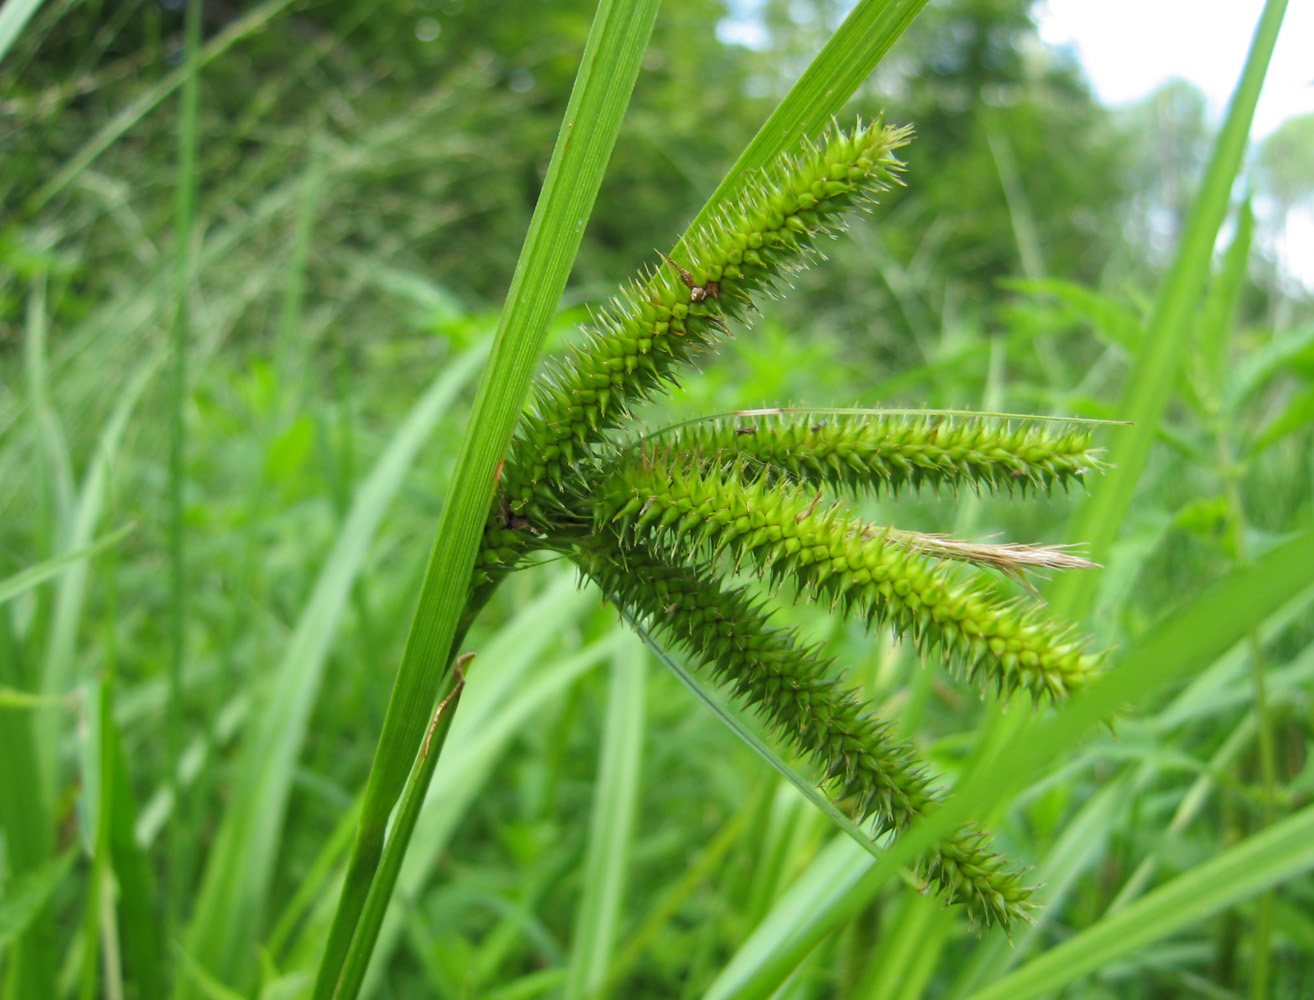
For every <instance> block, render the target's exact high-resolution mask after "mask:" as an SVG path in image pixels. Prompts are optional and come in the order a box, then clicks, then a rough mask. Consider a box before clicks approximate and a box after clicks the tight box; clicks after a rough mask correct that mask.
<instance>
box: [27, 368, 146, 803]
mask: <svg viewBox="0 0 1314 1000" xmlns="http://www.w3.org/2000/svg"><path fill="white" fill-rule="evenodd" d="M161 360H162V359H161V357H160V356H159V355H156V356H153V357H149V358H147V360H146V361H145V362H143V363H142V365H141V366H140V367H139V368H138V369H137V371H136V372H135V373H134V375H133V377H132V378H131V379H129V380H128V383H127V385H125V386H124V388H123V390H122V392H121V393H120V395H119V399H118V402H117V403H116V404H115V407H114V409H113V411H111V413H110V415H109V418H108V419H107V420H106V421H105V428H104V430H103V431H101V434H100V438H99V440H98V441H97V442H96V451H95V454H94V455H93V456H92V459H91V464H90V466H89V467H88V469H87V472H86V475H85V476H84V477H83V481H82V487H81V489H80V490H79V493H78V497H77V501H76V504H75V505H74V508H73V510H72V511H71V513H70V524H69V527H68V529H67V531H66V532H64V534H65V536H66V539H67V541H66V547H67V549H68V550H69V551H73V552H76V551H78V550H80V549H85V548H87V547H88V545H89V544H90V542H91V539H92V537H93V535H94V533H95V531H96V525H97V523H98V522H99V521H100V516H101V512H102V511H103V509H104V505H105V500H106V494H107V492H108V484H109V474H110V468H111V466H112V465H113V464H114V461H115V459H116V457H117V455H118V451H119V445H120V443H121V442H122V440H123V434H124V432H125V431H126V430H127V427H128V420H129V418H130V417H131V416H132V413H133V411H134V410H135V409H136V407H137V403H138V401H139V400H140V399H141V395H142V393H143V392H144V391H145V390H146V386H147V385H148V384H149V383H150V380H151V379H152V378H153V377H154V376H155V371H156V369H157V368H158V367H159V365H160V363H161ZM89 572H90V564H89V563H88V562H85V561H82V562H78V563H75V564H74V565H72V566H71V567H69V569H68V571H67V572H65V573H64V575H63V576H62V577H60V580H59V583H58V585H57V586H56V590H55V607H54V615H53V617H52V620H51V623H50V634H49V637H48V639H47V642H46V651H45V657H44V663H43V665H42V676H41V683H40V686H39V688H38V690H39V691H40V693H41V694H44V695H54V696H60V695H64V694H67V693H68V691H69V690H70V689H71V688H72V686H73V682H74V679H75V678H74V650H75V648H76V646H77V636H78V629H79V627H80V625H81V620H82V606H83V602H84V601H85V599H86V594H87V580H88V576H89ZM61 732H62V726H60V725H57V724H54V723H53V722H52V723H50V724H43V725H42V726H41V727H40V730H39V732H38V748H37V750H38V754H39V759H40V768H41V770H40V773H41V774H42V775H43V780H44V781H45V782H46V783H47V786H48V787H49V788H50V789H51V791H52V792H53V791H54V790H55V788H56V784H55V771H56V769H55V760H56V757H57V744H58V742H59V737H60V734H61Z"/></svg>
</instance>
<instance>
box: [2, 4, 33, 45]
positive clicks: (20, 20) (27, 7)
mask: <svg viewBox="0 0 1314 1000" xmlns="http://www.w3.org/2000/svg"><path fill="white" fill-rule="evenodd" d="M41 3H42V0H6V2H5V3H4V4H3V5H0V59H4V57H5V53H6V52H8V51H9V48H10V46H12V45H13V44H14V39H16V38H17V37H18V36H19V35H20V34H21V33H22V31H23V28H24V26H25V25H26V24H27V22H28V21H30V20H31V19H32V15H33V14H35V13H36V12H37V11H38V10H39V9H40V8H41Z"/></svg>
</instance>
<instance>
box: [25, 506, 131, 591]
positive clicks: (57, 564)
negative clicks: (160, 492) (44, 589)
mask: <svg viewBox="0 0 1314 1000" xmlns="http://www.w3.org/2000/svg"><path fill="white" fill-rule="evenodd" d="M133 527H134V525H131V524H125V525H124V526H123V527H121V528H119V529H118V530H116V531H111V532H110V533H109V534H108V535H102V536H101V537H100V538H97V539H96V540H95V541H94V542H92V543H91V544H90V545H86V546H83V547H82V548H80V549H75V550H74V551H72V552H65V553H64V554H63V555H58V556H55V558H53V559H47V560H45V561H44V562H39V563H37V564H36V565H35V566H29V567H28V568H27V569H25V570H20V571H19V572H17V573H15V574H14V575H13V576H11V577H9V578H8V579H6V580H0V604H4V603H5V601H9V600H12V599H13V598H15V597H17V596H18V595H19V594H23V593H26V592H27V591H29V590H31V589H32V588H33V587H35V586H38V585H39V584H42V583H45V582H46V581H47V580H49V579H50V578H51V577H55V576H58V575H59V574H60V573H62V572H63V571H64V570H66V569H68V568H69V567H70V566H73V565H74V564H76V563H80V562H83V561H84V560H87V559H91V558H93V557H95V556H98V555H100V553H102V552H104V551H105V550H106V549H108V548H110V547H111V546H114V545H117V544H118V543H119V542H121V541H123V539H124V538H125V537H127V535H128V534H129V533H130V532H131V531H132V529H133Z"/></svg>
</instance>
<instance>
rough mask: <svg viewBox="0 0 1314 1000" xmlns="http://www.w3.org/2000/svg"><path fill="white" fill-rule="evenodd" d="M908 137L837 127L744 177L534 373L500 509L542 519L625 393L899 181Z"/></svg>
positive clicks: (701, 342) (901, 132)
mask: <svg viewBox="0 0 1314 1000" xmlns="http://www.w3.org/2000/svg"><path fill="white" fill-rule="evenodd" d="M910 136H911V131H910V130H909V129H907V128H890V127H886V126H885V125H884V123H883V122H882V121H879V120H878V121H876V122H873V123H871V124H869V125H863V124H862V123H861V122H859V123H858V125H857V127H856V128H854V129H853V130H852V131H845V130H843V129H840V128H839V127H838V126H836V127H834V128H832V129H831V130H830V132H829V133H828V134H827V135H826V136H825V137H823V138H822V140H821V141H820V142H818V143H816V144H811V143H809V144H808V145H807V146H806V147H805V148H804V149H803V150H802V151H800V152H798V153H794V154H788V155H785V156H782V157H781V158H780V159H779V160H778V161H777V162H776V164H775V165H774V166H773V167H771V168H770V169H768V170H766V171H764V172H763V173H761V174H760V175H757V176H756V177H755V178H754V179H752V180H751V181H750V182H749V183H748V184H747V185H746V187H745V188H744V190H743V191H741V192H740V193H739V195H738V196H737V197H736V198H734V199H733V200H731V201H730V202H729V203H728V204H727V205H726V206H725V207H724V208H723V209H721V210H720V211H719V212H718V213H717V214H716V216H715V217H714V218H713V219H712V220H711V221H710V222H709V223H708V224H707V225H706V226H704V227H702V228H700V229H699V230H698V231H697V232H694V233H693V234H691V235H690V236H689V238H688V240H687V241H686V243H685V244H684V258H683V259H684V260H685V264H684V265H681V264H678V263H676V262H675V261H674V260H673V259H672V258H670V257H667V256H666V255H664V254H663V255H661V256H662V262H661V263H660V264H659V265H658V266H657V267H655V268H654V269H651V270H649V271H647V272H646V273H645V274H644V275H642V276H641V277H640V278H639V279H638V280H634V281H631V282H630V284H629V285H628V286H627V287H626V288H625V289H624V290H623V291H622V292H621V293H620V294H619V295H618V296H617V297H616V298H615V299H613V300H612V302H611V303H610V304H609V305H608V306H607V307H606V308H604V309H603V310H602V311H601V313H600V314H599V315H598V316H597V318H596V319H595V321H594V323H593V324H592V326H591V328H589V329H588V330H587V331H586V338H585V342H584V344H583V345H581V346H579V347H577V348H576V349H575V350H574V351H573V353H572V354H571V355H569V356H568V357H567V358H565V359H561V360H558V361H555V362H551V363H550V364H549V367H548V371H547V372H546V373H545V375H543V376H542V377H540V379H539V380H538V382H537V384H536V386H535V392H534V400H533V404H532V407H531V409H530V412H529V413H528V414H526V416H525V418H524V419H523V420H522V421H521V424H520V427H519V429H518V431H517V434H516V436H515V439H514V441H513V443H512V446H511V451H510V454H509V457H508V460H507V463H506V475H505V477H504V479H503V482H502V490H503V493H504V495H505V497H506V498H507V500H506V502H507V504H508V506H509V508H510V512H511V513H512V514H514V515H517V516H523V517H527V518H530V519H532V520H534V521H535V522H536V523H539V524H540V525H542V526H550V525H551V523H552V522H553V521H554V520H555V519H556V517H557V515H558V514H559V512H560V509H561V506H562V494H563V492H566V491H567V490H563V484H564V481H565V480H568V479H569V478H570V477H571V473H572V469H573V467H574V466H575V465H576V464H577V463H578V462H579V460H580V459H581V458H583V457H584V456H585V455H586V454H587V452H588V451H589V450H590V449H591V447H592V446H593V445H595V444H597V443H598V442H599V441H601V440H602V438H603V436H604V435H605V433H606V432H607V431H608V430H610V429H613V428H615V427H617V426H619V424H620V423H621V422H622V421H623V420H624V418H625V417H626V416H627V415H628V413H629V409H630V407H631V406H633V405H634V404H635V403H637V402H639V401H642V400H645V399H648V398H650V397H651V396H653V395H654V394H655V393H658V392H661V391H664V389H665V387H666V386H668V385H670V384H672V383H673V382H675V380H676V377H677V372H678V370H679V369H680V368H681V367H683V366H685V365H688V364H691V363H692V362H693V361H694V360H695V359H696V358H697V357H698V356H699V355H701V354H703V353H704V352H706V351H707V350H709V349H710V348H711V347H712V346H713V345H715V344H716V343H717V342H718V341H719V340H721V339H722V338H723V337H725V336H726V335H727V334H728V333H729V329H728V326H727V320H742V319H743V318H744V317H745V315H746V313H747V311H748V310H749V309H751V308H752V306H753V301H752V300H753V296H754V295H756V294H759V293H762V292H770V291H772V290H773V288H774V287H775V286H776V284H777V282H778V281H780V280H781V279H782V278H783V277H785V276H787V275H788V274H790V273H792V272H794V271H797V270H798V269H800V268H801V267H803V266H804V265H805V264H806V263H807V262H808V260H809V258H810V257H811V256H813V255H815V253H816V251H815V246H814V244H815V242H816V240H817V239H818V238H820V237H822V236H826V235H832V234H834V233H835V232H836V231H838V230H839V229H841V228H842V226H843V221H844V216H845V213H847V212H849V211H850V210H852V209H854V208H860V207H865V206H866V205H868V204H870V203H871V202H872V201H873V200H874V199H875V197H876V195H878V194H879V193H880V192H882V191H885V190H887V189H888V188H889V187H890V186H891V185H892V184H894V183H897V176H898V173H899V171H901V170H902V168H903V165H902V163H901V162H900V161H899V160H898V158H897V157H896V156H895V150H896V149H898V148H899V147H901V146H903V145H905V144H906V143H907V142H908V141H909V138H910Z"/></svg>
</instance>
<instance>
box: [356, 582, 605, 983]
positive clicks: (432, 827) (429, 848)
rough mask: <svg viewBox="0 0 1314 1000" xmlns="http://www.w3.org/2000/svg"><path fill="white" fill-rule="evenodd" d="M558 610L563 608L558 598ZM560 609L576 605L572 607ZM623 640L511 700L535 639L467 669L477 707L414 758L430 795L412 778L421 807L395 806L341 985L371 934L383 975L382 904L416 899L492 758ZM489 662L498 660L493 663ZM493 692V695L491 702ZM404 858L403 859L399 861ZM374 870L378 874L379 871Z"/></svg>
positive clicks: (536, 650)
mask: <svg viewBox="0 0 1314 1000" xmlns="http://www.w3.org/2000/svg"><path fill="white" fill-rule="evenodd" d="M571 582H572V583H573V581H571ZM579 596H580V595H579V594H578V593H577V592H572V593H571V594H570V597H571V598H572V599H574V598H578V597H579ZM547 606H550V603H548V605H547ZM558 606H561V605H560V603H559V601H558ZM565 606H566V607H572V606H575V605H574V604H573V603H572V604H567V605H565ZM540 620H541V619H540ZM562 620H563V619H562V618H561V617H557V618H554V619H552V621H553V625H552V628H553V629H556V628H559V627H560V625H561V623H562ZM541 627H543V628H545V627H546V626H541ZM549 634H551V633H549ZM500 638H501V636H499V640H500ZM623 638H624V634H623V633H621V632H618V631H615V630H613V631H611V632H608V633H607V634H606V635H604V636H603V637H602V638H601V639H598V640H597V641H596V642H594V643H592V644H591V645H589V646H588V647H586V648H585V649H583V650H581V651H580V652H578V653H576V654H575V655H573V656H570V657H567V658H565V659H563V660H560V661H558V662H556V663H554V664H553V665H552V667H551V669H550V670H548V671H546V672H544V673H543V674H542V675H541V676H538V677H536V678H534V679H533V680H532V681H531V682H530V683H528V684H525V685H523V686H522V687H521V688H518V689H515V694H514V696H512V697H509V698H508V695H510V693H511V689H510V688H509V687H508V685H507V681H508V679H510V678H513V677H518V676H521V675H523V673H524V672H525V670H526V668H527V667H528V666H529V665H530V664H532V663H533V662H534V661H536V660H537V659H538V658H539V656H540V655H541V652H542V645H541V644H540V643H537V642H536V643H534V644H532V645H528V646H526V645H525V644H520V645H516V646H510V645H504V646H502V650H503V652H499V650H498V648H497V647H496V646H490V648H489V650H488V651H486V652H484V653H481V654H480V658H481V660H482V661H483V666H477V667H475V668H473V677H472V679H471V682H470V684H469V685H468V690H469V693H470V694H471V695H476V694H478V695H479V696H480V703H479V704H477V705H475V706H474V707H473V710H472V711H470V712H467V713H462V714H458V715H457V716H456V719H455V721H454V723H453V729H454V730H456V737H457V738H456V739H455V740H454V741H453V746H452V749H451V751H450V752H447V753H444V754H442V755H430V756H429V757H427V758H424V759H423V760H418V759H417V768H419V767H420V766H421V765H427V770H428V771H429V775H428V777H427V778H426V779H425V780H427V781H428V782H429V787H428V791H427V793H426V792H425V791H424V786H423V783H422V782H421V781H416V782H415V783H414V784H413V785H411V787H410V791H409V793H408V794H411V795H412V796H414V797H420V798H423V800H424V801H423V804H422V806H421V807H420V808H419V809H416V808H415V803H414V802H409V803H408V802H407V801H406V800H405V799H404V800H403V805H404V806H406V808H405V809H404V810H403V808H402V806H399V807H398V813H397V819H396V820H395V822H394V828H395V829H397V830H403V831H405V835H404V836H402V837H397V838H389V840H388V844H387V846H386V847H385V848H384V852H383V857H384V864H385V865H387V870H388V871H389V872H390V873H391V875H390V877H389V878H387V879H385V878H384V877H383V876H382V875H380V877H379V878H378V879H377V880H376V881H375V884H374V886H372V887H371V889H370V896H369V900H368V901H367V904H366V906H365V909H364V911H363V912H362V916H361V922H360V926H361V931H360V936H359V937H358V938H356V939H353V941H352V949H353V952H354V953H355V955H356V956H357V957H356V958H355V959H354V960H353V957H352V956H349V957H348V959H347V962H346V963H345V965H344V967H343V981H344V982H346V981H347V971H346V970H347V968H348V967H350V966H351V965H352V964H353V961H365V960H368V959H370V957H371V954H370V953H367V952H366V950H365V949H364V947H363V943H364V940H366V939H368V938H370V937H371V936H373V937H374V940H375V942H376V943H375V944H374V947H373V950H372V955H373V960H374V961H373V964H372V969H374V970H379V971H382V965H381V962H380V958H381V956H384V955H386V954H388V953H389V952H390V951H391V948H392V946H393V940H392V938H391V935H390V933H389V932H390V930H391V929H390V928H389V927H388V926H386V925H385V922H384V918H385V916H387V915H388V909H387V907H388V903H389V901H390V899H391V897H392V895H393V890H394V888H396V886H397V884H400V889H399V894H400V895H401V896H402V897H403V898H408V899H410V900H412V901H414V900H416V899H418V898H419V895H420V892H421V890H422V889H423V887H424V885H425V884H426V882H427V880H428V877H429V874H430V872H431V870H432V865H433V864H434V862H435V861H436V860H437V859H438V858H439V856H440V852H441V851H442V850H443V849H444V848H445V845H446V844H447V843H448V842H449V841H450V838H451V836H452V833H453V831H454V829H455V827H456V823H457V822H458V821H459V820H460V819H461V817H462V816H463V815H464V814H465V812H466V810H467V809H468V808H469V806H470V803H471V802H472V801H473V799H474V796H475V795H476V794H477V792H478V791H479V790H480V789H481V788H482V787H483V786H484V784H485V783H486V782H487V780H488V776H489V773H490V772H491V769H492V765H493V763H494V761H495V760H496V759H497V757H498V756H499V755H500V754H501V753H502V752H503V751H504V750H505V749H506V747H507V745H508V743H509V741H510V739H511V737H512V736H513V735H514V734H515V733H516V732H517V731H518V730H519V729H520V727H521V726H523V725H524V724H525V723H526V722H527V721H529V720H530V719H531V718H541V717H542V712H543V706H544V704H545V703H546V702H548V701H549V700H550V699H551V698H553V697H554V696H556V695H557V694H559V693H560V692H561V691H562V690H563V689H564V688H565V687H566V686H567V685H569V684H571V683H573V682H574V681H575V680H577V679H578V678H579V677H580V676H581V675H582V674H583V673H585V672H586V671H587V670H589V669H591V668H592V667H593V666H594V665H595V664H597V663H598V662H600V661H601V660H603V659H604V658H606V657H608V656H610V655H612V654H613V653H614V651H615V649H616V645H617V643H618V641H619V640H621V639H623ZM495 659H497V660H498V662H496V663H494V662H492V661H494V660H495ZM489 672H495V674H496V676H495V677H494V678H493V679H492V683H490V684H487V685H483V686H481V687H476V685H477V683H478V682H480V681H483V680H485V676H486V674H487V673H489ZM495 692H497V696H496V697H493V694H494V693H495ZM472 700H473V699H472ZM471 716H474V717H475V719H476V720H478V721H477V723H472V724H467V723H466V721H465V720H467V719H470V718H471ZM435 774H436V775H437V776H436V777H435ZM417 829H418V830H420V831H421V832H422V834H423V836H422V837H421V838H420V842H421V843H423V844H424V845H425V852H424V853H423V854H422V855H421V854H419V853H417V852H414V851H412V852H409V853H408V852H407V850H406V846H405V845H406V844H407V843H408V841H409V840H410V839H412V838H413V837H414V833H415V831H416V830H417ZM402 855H405V857H404V862H405V863H404V864H403V863H402V860H403V859H402V857H401V856H402ZM390 859H392V861H391V864H389V861H390ZM380 868H381V871H382V870H383V869H384V866H383V865H381V866H380ZM396 915H398V916H399V914H396ZM394 926H395V925H394ZM376 928H377V930H376ZM379 942H382V943H381V944H380V943H379ZM358 943H359V944H360V945H361V946H360V947H358ZM377 987H378V983H377V977H375V979H373V980H370V979H367V980H366V981H365V985H364V992H365V994H366V995H373V994H374V993H376V992H377ZM339 996H340V997H342V998H343V1000H345V998H346V997H347V994H346V993H345V992H344V993H341V994H339Z"/></svg>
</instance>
